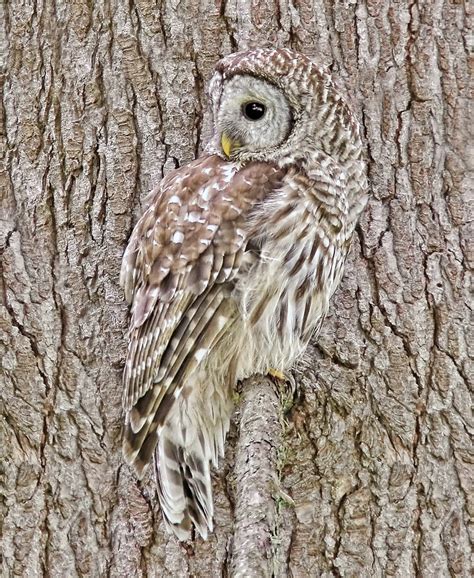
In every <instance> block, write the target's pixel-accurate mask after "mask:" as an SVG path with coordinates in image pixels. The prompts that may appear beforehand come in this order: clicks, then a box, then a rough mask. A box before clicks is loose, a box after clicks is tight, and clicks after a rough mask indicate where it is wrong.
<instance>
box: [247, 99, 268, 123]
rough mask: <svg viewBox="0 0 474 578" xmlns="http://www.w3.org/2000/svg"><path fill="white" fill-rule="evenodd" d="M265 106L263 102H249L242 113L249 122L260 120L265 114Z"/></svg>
mask: <svg viewBox="0 0 474 578" xmlns="http://www.w3.org/2000/svg"><path fill="white" fill-rule="evenodd" d="M265 110H266V109H265V105H263V104H262V103H261V102H247V104H244V105H243V107H242V112H243V114H244V116H245V118H247V119H248V120H260V119H261V118H262V117H263V116H264V114H265Z"/></svg>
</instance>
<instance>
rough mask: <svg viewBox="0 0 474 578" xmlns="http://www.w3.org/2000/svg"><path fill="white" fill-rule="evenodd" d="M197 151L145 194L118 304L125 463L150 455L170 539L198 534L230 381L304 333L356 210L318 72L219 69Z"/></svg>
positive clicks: (277, 57)
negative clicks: (209, 127)
mask: <svg viewBox="0 0 474 578" xmlns="http://www.w3.org/2000/svg"><path fill="white" fill-rule="evenodd" d="M210 95H211V99H212V104H213V112H214V121H215V135H214V138H213V139H212V141H211V142H210V143H209V145H208V147H207V149H206V154H204V155H203V156H202V157H201V158H199V159H197V160H195V161H193V162H192V163H190V164H188V165H186V166H184V167H181V168H180V169H178V170H176V171H174V172H173V173H171V174H169V175H168V176H167V177H166V178H165V179H163V181H162V182H161V183H160V186H159V187H158V189H157V190H156V191H155V192H154V193H153V194H152V195H151V198H150V200H149V207H148V208H147V210H146V211H145V213H144V215H143V216H142V217H141V219H140V221H139V222H138V224H137V226H136V227H135V230H134V231H133V234H132V237H131V239H130V242H129V245H128V247H127V250H126V253H125V255H124V259H123V267H122V276H121V281H122V284H123V286H124V289H125V294H126V297H127V299H128V300H129V302H130V303H131V304H132V319H131V327H130V343H129V350H128V356H127V362H126V367H125V372H124V382H125V395H124V407H125V412H126V430H125V436H124V445H123V449H124V455H125V458H126V459H127V461H128V462H129V463H131V464H133V466H134V467H135V470H136V472H137V474H138V475H139V476H142V475H143V473H144V471H145V468H146V467H147V465H148V464H149V463H150V461H151V458H152V457H153V455H154V454H155V456H156V461H155V464H156V474H157V481H158V489H159V496H160V503H161V507H162V511H163V514H164V517H165V520H166V521H167V523H168V524H169V525H170V526H171V528H172V529H173V530H174V532H175V533H176V535H177V536H178V537H179V538H180V539H186V538H188V537H189V535H190V530H191V527H192V525H193V524H194V525H195V527H196V528H197V530H198V531H199V532H200V534H201V535H202V536H203V537H206V536H207V532H208V530H212V518H213V505H212V495H211V480H210V464H211V463H212V464H214V465H215V464H216V463H217V459H218V457H219V455H223V452H224V442H225V436H226V433H227V430H228V427H229V419H230V414H231V411H232V402H231V399H232V388H233V387H234V386H235V384H236V382H237V380H239V379H243V378H245V377H248V376H249V375H251V374H253V373H266V372H267V371H268V370H269V369H270V368H272V369H275V370H279V371H282V372H284V371H286V370H288V369H289V368H290V367H291V366H292V364H293V363H294V361H295V360H296V358H297V357H298V356H299V355H300V354H301V353H302V352H303V351H304V349H305V347H306V345H307V343H308V341H309V339H310V337H311V335H312V334H313V333H315V332H316V331H317V330H319V328H320V326H321V323H322V321H323V319H324V316H325V314H326V312H327V310H328V304H329V299H330V297H331V295H332V294H333V293H334V291H335V289H336V287H337V285H338V283H339V281H340V278H341V275H342V270H343V264H344V260H345V258H346V255H347V251H348V248H349V244H350V239H351V236H352V233H353V230H354V227H355V224H356V222H357V219H358V217H359V215H360V213H361V211H362V209H363V207H364V205H365V202H366V188H367V185H366V177H365V164H364V162H363V160H362V145H361V139H360V134H359V125H358V124H357V122H356V120H355V119H354V117H353V115H352V114H351V112H350V110H349V108H348V105H347V104H346V102H345V101H344V99H343V98H342V96H341V95H340V94H339V92H338V91H337V90H336V88H335V87H334V85H333V82H332V79H331V77H330V75H329V74H327V73H325V72H323V71H322V70H321V69H319V68H318V67H317V66H316V65H314V64H313V63H312V62H311V61H310V60H309V59H308V58H306V57H305V56H303V55H301V54H297V53H295V52H292V51H290V50H286V49H281V50H264V49H261V50H254V51H248V52H243V53H237V54H232V55H230V56H228V57H226V58H224V59H223V60H222V61H221V62H219V63H218V65H217V68H216V73H215V75H214V77H213V79H212V81H211V85H210Z"/></svg>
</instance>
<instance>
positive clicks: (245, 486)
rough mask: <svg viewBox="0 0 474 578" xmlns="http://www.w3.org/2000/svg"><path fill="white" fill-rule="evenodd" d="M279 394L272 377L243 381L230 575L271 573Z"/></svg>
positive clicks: (241, 575) (279, 430) (279, 440)
mask: <svg viewBox="0 0 474 578" xmlns="http://www.w3.org/2000/svg"><path fill="white" fill-rule="evenodd" d="M279 405H280V404H279V397H278V394H277V391H276V389H275V386H274V385H273V383H272V382H271V381H270V380H269V379H268V378H262V377H253V378H251V379H249V380H247V381H246V382H245V383H244V390H243V401H242V404H241V409H240V411H241V419H240V436H239V439H238V442H237V448H236V460H235V472H236V474H235V475H236V479H235V484H236V502H235V529H234V540H233V553H232V561H231V568H232V576H235V577H236V578H239V577H244V576H245V577H252V576H258V577H262V576H271V575H272V572H273V557H272V537H273V534H274V528H275V526H276V516H277V512H276V502H275V500H274V499H273V495H274V493H275V491H276V490H277V488H278V479H277V471H278V470H277V456H278V448H279V447H280V444H281V435H282V434H281V425H280V421H279V417H278V416H279Z"/></svg>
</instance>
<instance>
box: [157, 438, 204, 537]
mask: <svg viewBox="0 0 474 578" xmlns="http://www.w3.org/2000/svg"><path fill="white" fill-rule="evenodd" d="M175 438H176V436H175V435H174V432H173V428H171V427H165V428H164V429H163V430H162V431H161V432H160V439H159V443H158V451H157V457H156V462H155V465H156V479H157V482H158V495H159V499H160V505H161V509H162V512H163V515H164V518H165V520H166V522H167V523H168V525H169V527H170V528H171V530H172V531H173V532H174V533H175V534H176V536H177V537H178V538H179V539H180V540H187V539H190V538H191V529H192V525H193V524H194V526H195V527H196V530H197V531H198V532H199V534H200V535H201V536H202V537H203V538H204V539H207V535H208V531H210V532H212V530H213V522H212V518H213V516H214V507H213V503H212V487H211V473H210V460H209V455H206V453H205V448H204V447H203V446H202V445H201V444H200V442H199V440H196V442H195V443H193V444H191V445H190V446H189V445H188V446H187V447H183V445H182V444H181V443H179V442H178V443H176V439H175ZM179 441H181V440H179Z"/></svg>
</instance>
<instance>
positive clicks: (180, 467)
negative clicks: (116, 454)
mask: <svg viewBox="0 0 474 578" xmlns="http://www.w3.org/2000/svg"><path fill="white" fill-rule="evenodd" d="M183 408H187V410H186V412H185V410H184V409H183ZM222 408H223V409H222V411H216V412H215V414H214V408H213V406H212V404H211V405H210V410H209V411H208V412H207V413H206V412H201V411H199V410H196V411H195V408H194V407H193V406H192V405H183V406H182V407H181V408H180V407H179V406H178V407H177V408H176V409H175V411H172V412H171V413H170V414H169V415H168V417H167V420H166V423H165V425H158V423H157V420H155V419H152V418H149V419H147V420H146V421H145V422H144V423H143V424H140V425H141V426H142V427H141V428H139V429H138V428H136V427H134V423H135V422H133V421H132V420H130V419H128V420H127V422H128V423H127V426H126V430H125V435H124V438H123V454H124V457H125V459H126V461H127V462H128V463H129V464H130V465H132V466H133V468H134V469H135V471H136V473H137V476H138V477H139V478H140V479H142V478H143V476H144V475H145V472H146V470H147V468H148V466H149V464H150V462H151V460H152V457H153V455H155V473H156V481H157V487H158V497H159V501H160V505H161V510H162V513H163V517H164V519H165V521H166V523H167V525H168V526H169V528H170V529H171V530H172V531H173V532H174V533H175V534H176V536H177V537H178V539H179V540H189V539H190V538H191V533H192V528H193V525H194V526H195V528H196V530H197V532H198V533H199V534H200V535H201V536H202V538H204V539H207V536H208V533H209V532H212V530H213V515H214V508H213V501H212V484H211V472H210V468H211V464H212V465H213V466H215V467H217V465H218V459H219V457H220V456H223V455H224V444H225V438H226V434H227V431H228V429H229V424H230V408H231V404H230V402H229V401H228V402H227V405H224V404H223V405H222ZM184 412H185V417H184V416H183V413H184ZM201 415H206V419H205V420H204V419H202V418H201ZM135 425H136V424H135ZM137 429H138V431H137Z"/></svg>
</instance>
